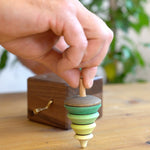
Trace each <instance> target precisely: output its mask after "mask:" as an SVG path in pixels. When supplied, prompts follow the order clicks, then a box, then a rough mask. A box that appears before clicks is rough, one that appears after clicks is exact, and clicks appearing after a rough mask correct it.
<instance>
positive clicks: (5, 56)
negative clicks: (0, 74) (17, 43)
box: [0, 49, 8, 71]
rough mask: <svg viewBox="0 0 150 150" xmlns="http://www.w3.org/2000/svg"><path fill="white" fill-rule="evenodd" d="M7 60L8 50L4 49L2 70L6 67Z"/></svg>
mask: <svg viewBox="0 0 150 150" xmlns="http://www.w3.org/2000/svg"><path fill="white" fill-rule="evenodd" d="M7 61H8V51H6V50H5V49H2V50H1V54H0V71H1V70H3V69H4V68H5V66H6V64H7Z"/></svg>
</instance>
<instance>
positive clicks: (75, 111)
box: [64, 79, 101, 148]
mask: <svg viewBox="0 0 150 150" xmlns="http://www.w3.org/2000/svg"><path fill="white" fill-rule="evenodd" d="M64 104H65V105H64V106H65V108H66V109H67V110H68V115H67V116H68V118H69V119H70V120H71V122H72V124H71V127H72V129H73V130H74V132H75V136H74V137H75V138H76V139H77V140H79V142H80V145H81V147H82V148H85V147H87V143H88V141H89V140H90V139H91V138H93V134H92V132H93V130H94V128H95V127H96V123H95V120H96V119H97V117H98V116H99V113H98V109H99V108H100V107H101V100H100V99H99V98H98V97H95V96H92V95H86V90H85V88H84V86H83V83H82V79H80V96H79V95H76V96H73V97H69V98H67V99H66V100H65V102H64Z"/></svg>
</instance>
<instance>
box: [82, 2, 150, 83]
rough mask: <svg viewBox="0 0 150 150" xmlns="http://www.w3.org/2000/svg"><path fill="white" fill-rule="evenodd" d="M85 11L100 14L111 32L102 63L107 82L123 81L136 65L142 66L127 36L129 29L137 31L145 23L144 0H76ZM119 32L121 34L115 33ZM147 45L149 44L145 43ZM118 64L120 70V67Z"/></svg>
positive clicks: (142, 60)
mask: <svg viewBox="0 0 150 150" xmlns="http://www.w3.org/2000/svg"><path fill="white" fill-rule="evenodd" d="M80 1H81V2H82V3H83V4H84V5H85V6H86V7H87V8H88V9H89V10H91V11H92V12H94V13H95V14H97V15H98V16H100V17H101V18H102V19H103V20H104V21H105V22H106V23H107V25H108V26H109V27H110V28H111V29H112V30H113V32H114V39H113V41H112V44H111V46H110V50H109V52H108V54H107V56H106V58H105V59H104V61H103V63H102V66H103V68H104V70H105V72H106V76H107V82H109V83H120V82H124V81H125V78H126V77H127V75H128V74H129V73H135V71H136V70H135V69H136V67H137V66H141V67H144V66H145V61H144V59H143V58H142V56H141V54H140V53H139V50H138V48H137V46H136V43H135V42H134V41H133V40H132V39H131V38H130V37H129V36H128V32H129V30H134V31H135V32H136V33H137V34H139V33H140V31H141V30H142V29H143V28H144V27H148V26H149V15H148V14H147V12H146V11H145V9H144V6H145V5H146V3H147V0H105V1H104V0H80ZM120 31H121V35H118V32H120ZM145 46H150V44H148V43H147V44H145ZM120 67H121V69H120Z"/></svg>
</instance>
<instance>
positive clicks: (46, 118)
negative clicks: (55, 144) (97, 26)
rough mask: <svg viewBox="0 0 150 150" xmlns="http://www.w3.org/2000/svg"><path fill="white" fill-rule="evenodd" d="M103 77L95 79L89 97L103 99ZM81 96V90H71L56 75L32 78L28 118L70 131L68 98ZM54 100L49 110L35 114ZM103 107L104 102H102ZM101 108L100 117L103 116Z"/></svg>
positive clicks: (29, 81) (29, 88) (30, 80)
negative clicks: (67, 107) (65, 106)
mask: <svg viewBox="0 0 150 150" xmlns="http://www.w3.org/2000/svg"><path fill="white" fill-rule="evenodd" d="M102 87H103V83H102V77H95V79H94V85H93V87H92V88H91V89H88V90H87V94H88V95H95V94H96V96H98V97H99V98H101V99H102ZM73 95H79V89H78V88H77V89H74V88H71V87H70V86H69V85H68V84H67V83H66V82H65V81H64V80H62V79H61V78H60V77H58V76H56V75H55V74H52V73H51V74H45V75H37V76H34V77H30V78H29V79H28V118H29V119H30V120H32V121H36V122H39V123H43V124H47V125H51V126H55V127H58V128H62V129H70V128H71V127H70V125H71V122H70V120H69V119H68V118H67V111H66V109H65V108H64V100H65V99H66V97H70V96H73ZM51 99H52V101H53V103H52V104H51V105H50V106H49V108H47V109H45V110H43V111H41V112H39V113H37V114H35V113H33V112H34V110H35V109H36V108H38V109H39V108H43V107H45V106H46V105H47V104H48V102H49V101H50V100H51ZM102 105H103V100H102ZM102 109H103V108H102V107H101V108H100V110H99V112H100V117H101V116H102Z"/></svg>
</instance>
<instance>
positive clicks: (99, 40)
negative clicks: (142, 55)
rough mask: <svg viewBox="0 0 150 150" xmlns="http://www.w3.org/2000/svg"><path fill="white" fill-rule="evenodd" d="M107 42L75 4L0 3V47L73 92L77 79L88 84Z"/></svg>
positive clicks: (95, 21)
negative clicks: (64, 84) (67, 85)
mask: <svg viewBox="0 0 150 150" xmlns="http://www.w3.org/2000/svg"><path fill="white" fill-rule="evenodd" d="M112 39H113V33H112V31H111V30H110V29H109V28H108V27H107V25H106V24H105V23H104V22H103V21H102V20H101V19H100V18H98V17H97V16H96V15H94V14H93V13H91V12H90V11H88V10H87V9H86V8H85V7H84V6H83V5H82V4H81V3H80V2H79V1H78V0H69V1H68V0H7V1H6V0H0V44H1V45H2V46H3V47H4V48H6V49H7V50H8V51H9V52H11V53H13V54H15V55H16V56H18V57H19V59H20V60H21V61H22V62H23V63H24V64H25V65H26V66H27V67H29V68H30V69H31V70H33V71H34V72H36V73H38V72H39V73H45V72H49V71H52V72H54V73H56V74H57V75H58V76H60V77H61V78H63V79H64V80H65V81H66V82H67V83H68V84H69V85H70V86H72V87H74V88H76V87H78V86H79V78H80V76H82V77H83V82H84V86H85V87H86V88H90V87H91V86H92V84H93V78H94V76H95V74H96V71H97V66H98V65H99V64H100V63H101V62H102V60H103V58H104V57H105V55H106V54H107V51H108V48H109V45H110V43H111V41H112ZM79 68H82V73H81V72H80V71H79ZM42 69H43V70H42ZM38 70H39V71H38Z"/></svg>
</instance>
